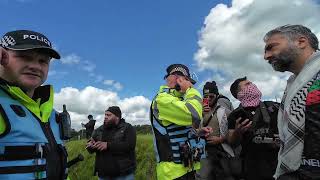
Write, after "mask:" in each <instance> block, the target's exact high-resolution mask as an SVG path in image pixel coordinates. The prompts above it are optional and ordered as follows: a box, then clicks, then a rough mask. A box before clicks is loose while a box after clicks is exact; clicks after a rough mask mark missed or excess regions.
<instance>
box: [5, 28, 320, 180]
mask: <svg viewBox="0 0 320 180" xmlns="http://www.w3.org/2000/svg"><path fill="white" fill-rule="evenodd" d="M263 40H264V42H265V48H264V59H265V60H267V61H268V63H269V64H271V65H272V67H273V69H274V70H275V71H279V72H286V71H288V72H291V73H293V74H292V76H290V78H289V79H288V81H287V87H286V89H285V91H284V95H283V97H282V101H281V103H277V102H274V101H264V100H262V93H261V91H260V89H259V88H258V87H257V86H256V85H255V84H254V83H253V82H251V81H250V80H249V79H248V78H247V77H238V78H237V79H235V80H234V82H233V83H232V84H231V86H230V93H231V94H232V96H233V97H234V98H236V99H237V100H239V102H240V104H239V106H238V107H237V108H235V109H234V108H233V106H232V103H231V102H230V100H229V98H228V97H226V96H224V95H223V94H220V93H219V88H218V86H217V84H216V82H215V81H208V82H206V83H205V84H204V86H203V89H202V95H201V93H200V92H199V91H198V90H197V89H196V88H194V84H195V83H196V81H195V80H194V79H193V78H192V77H191V75H190V72H189V68H188V67H187V66H186V65H183V64H172V65H170V66H168V67H167V69H166V75H165V76H164V79H165V80H166V85H163V86H160V88H159V91H158V92H157V94H156V96H155V97H154V98H153V101H152V104H151V107H150V122H151V125H152V130H153V136H154V149H155V154H156V160H157V166H156V174H157V179H159V180H174V179H175V180H195V179H197V180H206V179H207V180H241V179H242V180H272V179H276V180H301V179H302V180H316V179H320V143H319V142H320V53H319V42H318V39H317V37H316V35H315V34H314V33H312V31H311V30H310V29H309V28H307V27H305V26H302V25H285V26H280V27H277V28H275V29H272V30H270V31H269V32H267V33H266V35H265V36H264V38H263ZM0 45H1V47H0V64H1V66H0V179H48V180H60V179H61V180H62V179H68V175H67V173H68V163H67V152H66V148H65V147H64V143H63V141H64V140H66V139H68V137H67V136H65V134H68V133H67V132H64V131H67V129H68V128H64V127H65V126H67V125H68V124H65V123H64V121H63V120H61V117H60V116H59V112H57V111H56V110H55V109H54V108H53V102H54V99H53V94H54V92H53V87H52V86H51V85H42V84H43V83H44V82H45V81H46V79H47V75H48V69H49V65H50V62H51V59H52V58H55V59H60V55H59V53H58V52H57V51H56V50H55V49H53V48H52V43H51V41H49V39H48V38H47V37H46V36H45V35H43V34H41V33H38V32H34V31H28V30H17V31H11V32H8V33H6V34H5V35H4V36H3V37H2V39H1V40H0ZM59 117H60V118H59ZM88 119H89V122H88V123H87V124H82V125H83V126H84V127H86V129H87V131H86V132H87V134H86V137H87V139H88V142H87V144H86V149H87V151H88V152H89V153H95V155H96V159H95V169H94V174H95V175H97V176H98V177H99V179H100V180H132V179H134V173H135V169H136V158H135V145H136V132H135V129H134V128H133V126H131V125H130V124H129V123H127V122H126V121H125V119H124V118H123V117H122V113H121V109H120V107H118V106H110V107H108V108H107V109H106V110H105V118H104V123H103V125H101V126H100V127H98V128H96V129H95V130H94V125H95V120H94V119H93V116H92V115H89V116H88Z"/></svg>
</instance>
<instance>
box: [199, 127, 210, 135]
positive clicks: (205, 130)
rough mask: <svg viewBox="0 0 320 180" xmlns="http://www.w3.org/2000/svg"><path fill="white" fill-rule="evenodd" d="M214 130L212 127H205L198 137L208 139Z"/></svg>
mask: <svg viewBox="0 0 320 180" xmlns="http://www.w3.org/2000/svg"><path fill="white" fill-rule="evenodd" d="M212 131H213V130H212V128H211V127H203V128H201V129H199V130H198V136H200V137H202V136H204V137H208V136H209V135H210V133H212Z"/></svg>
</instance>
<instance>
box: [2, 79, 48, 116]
mask: <svg viewBox="0 0 320 180" xmlns="http://www.w3.org/2000/svg"><path fill="white" fill-rule="evenodd" d="M0 87H1V88H2V89H3V90H4V91H5V92H7V93H8V94H9V95H10V96H11V97H12V98H14V99H16V100H17V101H19V102H20V103H21V104H22V105H24V106H25V107H26V108H27V109H29V110H30V111H31V112H32V113H34V114H35V115H36V116H37V117H38V118H39V119H40V120H41V121H42V122H48V120H49V117H50V115H51V112H52V110H53V94H54V91H53V87H52V86H51V85H45V86H39V87H38V88H36V89H35V91H34V95H33V97H32V98H30V97H29V96H28V95H27V94H26V93H25V92H24V91H23V90H22V89H21V88H20V87H18V86H15V85H14V84H12V83H9V82H7V81H6V80H4V79H2V78H0Z"/></svg>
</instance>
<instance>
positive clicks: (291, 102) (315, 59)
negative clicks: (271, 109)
mask: <svg viewBox="0 0 320 180" xmlns="http://www.w3.org/2000/svg"><path fill="white" fill-rule="evenodd" d="M319 70H320V52H315V53H314V54H313V55H312V56H311V57H310V59H309V60H308V61H307V62H306V64H305V65H304V67H303V69H302V71H301V72H300V73H299V75H298V76H295V75H292V76H291V77H290V78H289V79H288V84H287V87H286V90H285V93H284V95H283V98H282V102H281V105H280V109H279V113H278V128H279V137H280V139H281V146H280V151H279V154H278V166H277V169H276V172H275V175H274V177H275V178H278V177H279V176H280V175H282V174H285V173H288V172H293V171H296V170H297V169H298V168H299V167H300V164H301V159H302V153H303V147H304V132H305V131H304V130H305V129H304V127H305V102H306V96H307V89H308V88H309V87H310V86H311V85H312V83H313V81H314V79H313V77H314V76H315V75H316V74H317V73H318V72H319Z"/></svg>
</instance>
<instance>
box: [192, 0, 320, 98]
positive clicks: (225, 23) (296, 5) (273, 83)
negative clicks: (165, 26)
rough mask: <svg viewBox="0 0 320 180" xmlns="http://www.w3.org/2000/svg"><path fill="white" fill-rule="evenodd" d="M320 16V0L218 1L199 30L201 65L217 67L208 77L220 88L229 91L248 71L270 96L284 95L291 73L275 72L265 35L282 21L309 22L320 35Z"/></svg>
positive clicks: (199, 63)
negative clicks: (268, 57)
mask: <svg viewBox="0 0 320 180" xmlns="http://www.w3.org/2000/svg"><path fill="white" fill-rule="evenodd" d="M319 16H320V7H319V4H316V2H315V1H311V0H281V1H261V0H233V1H232V6H230V7H228V6H227V5H224V4H218V5H216V6H215V7H214V8H212V9H211V11H210V13H209V15H208V16H207V17H206V19H205V21H204V26H203V27H202V29H201V30H200V32H199V36H200V37H199V41H198V45H199V49H198V51H197V52H196V53H195V54H194V59H195V61H196V63H197V66H198V68H199V70H200V71H202V70H208V71H211V72H213V75H212V77H210V78H208V79H210V80H216V81H217V83H218V85H219V89H220V92H222V93H225V94H226V95H228V97H231V94H230V93H229V87H230V84H231V83H232V82H233V81H234V80H235V79H237V78H240V77H243V76H247V77H248V78H249V79H250V80H252V81H253V82H255V83H256V84H257V85H258V87H259V88H260V89H261V91H262V93H263V95H264V96H263V98H264V99H274V98H275V97H277V98H280V97H281V96H282V93H283V90H284V88H285V84H286V78H287V77H288V73H287V74H281V73H278V72H275V71H274V70H273V69H272V68H271V66H270V65H269V64H268V63H267V62H266V61H264V59H263V52H264V42H263V36H264V35H265V33H266V32H267V31H269V30H271V29H273V28H275V27H277V26H280V25H285V24H303V25H305V26H307V27H309V28H310V29H312V30H313V32H314V33H315V34H317V35H318V37H319V35H320V24H319V23H318V18H317V17H319ZM231 99H232V98H231ZM233 100H234V99H233Z"/></svg>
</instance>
